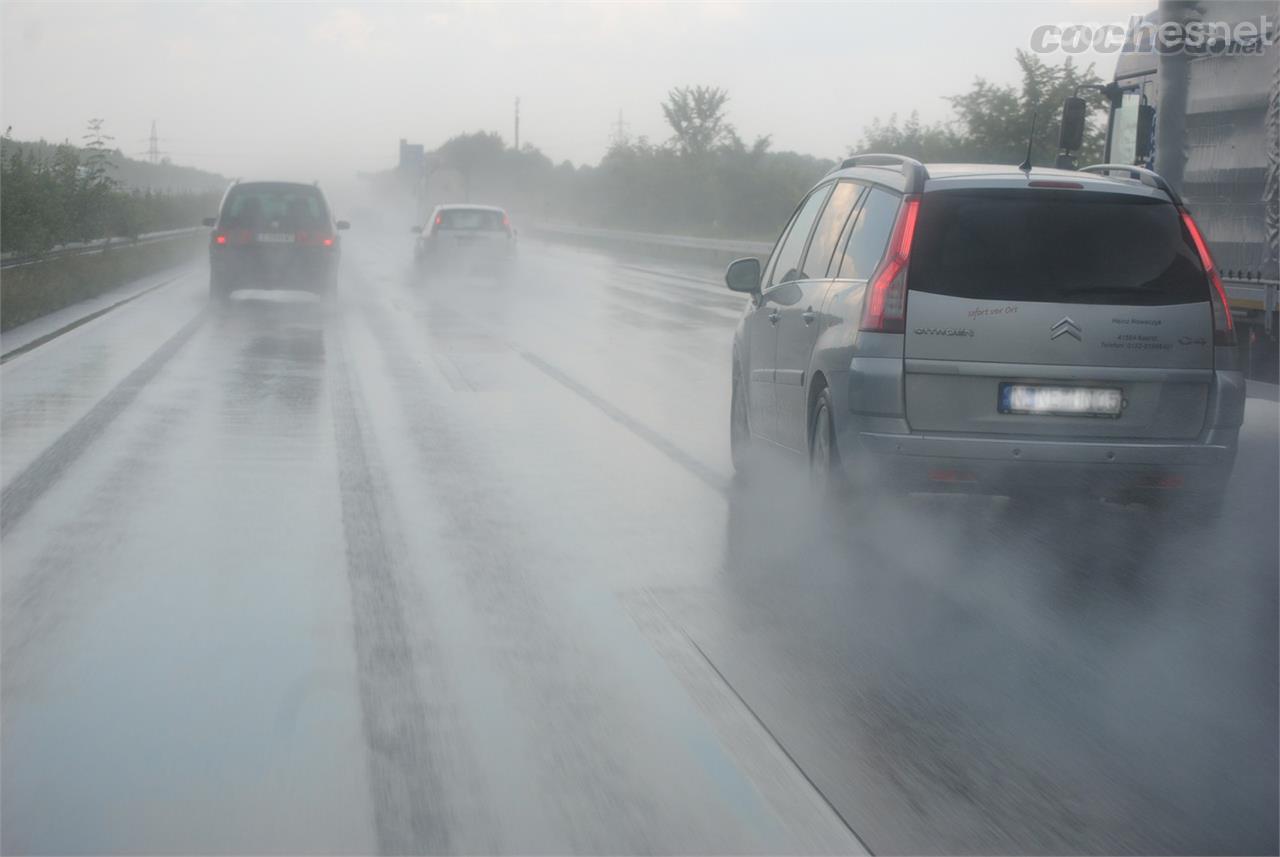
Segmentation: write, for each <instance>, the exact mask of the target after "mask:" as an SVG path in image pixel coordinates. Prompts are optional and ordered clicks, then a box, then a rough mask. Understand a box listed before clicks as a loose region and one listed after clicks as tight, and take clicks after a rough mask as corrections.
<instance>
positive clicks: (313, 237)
mask: <svg viewBox="0 0 1280 857" xmlns="http://www.w3.org/2000/svg"><path fill="white" fill-rule="evenodd" d="M333 241H334V238H333V236H332V235H328V234H326V233H324V232H296V233H294V236H293V242H294V243H295V244H302V245H311V246H315V247H332V246H333Z"/></svg>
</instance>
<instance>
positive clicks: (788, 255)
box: [768, 185, 831, 285]
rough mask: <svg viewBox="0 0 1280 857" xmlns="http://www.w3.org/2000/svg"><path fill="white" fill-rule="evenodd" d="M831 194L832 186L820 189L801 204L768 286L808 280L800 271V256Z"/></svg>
mask: <svg viewBox="0 0 1280 857" xmlns="http://www.w3.org/2000/svg"><path fill="white" fill-rule="evenodd" d="M830 192H831V186H830V185H827V186H826V187H820V188H818V189H817V190H816V191H814V192H813V193H812V194H810V195H809V198H808V199H806V200H805V201H804V202H803V203H802V204H801V206H800V211H799V212H798V213H797V214H796V217H795V220H793V221H792V222H791V231H789V232H788V233H787V237H786V238H784V239H783V241H782V246H781V247H780V248H778V253H777V257H776V258H775V259H774V261H773V271H772V272H771V273H770V277H771V278H772V280H771V282H770V283H769V284H768V285H774V284H776V283H789V282H791V281H792V280H803V279H806V277H805V276H804V272H803V271H801V270H800V256H801V255H802V254H803V253H804V246H805V243H806V242H807V241H808V240H809V232H810V231H811V230H812V229H813V221H815V220H817V219H818V211H819V210H820V209H821V208H822V203H823V202H824V201H825V200H826V198H827V194H828V193H830ZM824 273H825V271H823V272H820V273H819V274H818V276H822V275H823V274H824Z"/></svg>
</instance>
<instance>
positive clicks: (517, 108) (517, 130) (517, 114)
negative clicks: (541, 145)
mask: <svg viewBox="0 0 1280 857" xmlns="http://www.w3.org/2000/svg"><path fill="white" fill-rule="evenodd" d="M516 151H517V152H518V151H520V97H519V96H516Z"/></svg>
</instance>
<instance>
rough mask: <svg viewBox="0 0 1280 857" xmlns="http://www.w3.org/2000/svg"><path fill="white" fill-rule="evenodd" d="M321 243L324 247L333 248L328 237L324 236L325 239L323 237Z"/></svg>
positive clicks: (331, 240)
mask: <svg viewBox="0 0 1280 857" xmlns="http://www.w3.org/2000/svg"><path fill="white" fill-rule="evenodd" d="M323 243H324V246H326V247H332V246H333V239H332V238H330V237H328V236H326V237H325V239H324V242H323Z"/></svg>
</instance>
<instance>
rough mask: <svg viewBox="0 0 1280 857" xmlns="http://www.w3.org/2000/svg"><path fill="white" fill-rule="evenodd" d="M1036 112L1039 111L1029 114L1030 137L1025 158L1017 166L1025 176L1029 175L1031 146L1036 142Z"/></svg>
mask: <svg viewBox="0 0 1280 857" xmlns="http://www.w3.org/2000/svg"><path fill="white" fill-rule="evenodd" d="M1038 112H1039V111H1035V112H1032V114H1031V136H1030V137H1028V138H1027V156H1026V158H1024V159H1023V161H1022V163H1020V164H1018V169H1020V170H1022V171H1023V172H1024V173H1026V174H1027V175H1031V144H1032V143H1034V142H1035V141H1036V116H1037V115H1038Z"/></svg>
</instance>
